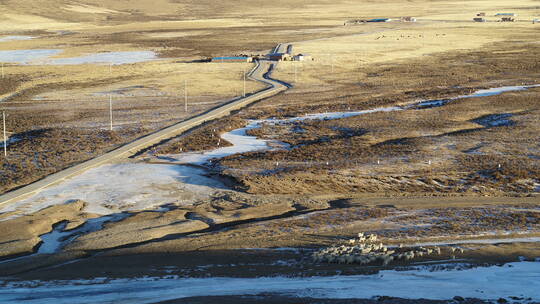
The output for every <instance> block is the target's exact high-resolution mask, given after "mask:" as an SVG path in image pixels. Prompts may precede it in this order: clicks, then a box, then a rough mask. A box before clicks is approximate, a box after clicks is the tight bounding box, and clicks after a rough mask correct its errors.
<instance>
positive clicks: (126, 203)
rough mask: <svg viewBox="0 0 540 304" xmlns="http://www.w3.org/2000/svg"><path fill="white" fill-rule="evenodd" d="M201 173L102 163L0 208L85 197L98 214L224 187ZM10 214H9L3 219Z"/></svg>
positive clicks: (28, 208) (23, 208)
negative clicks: (102, 164) (186, 193)
mask: <svg viewBox="0 0 540 304" xmlns="http://www.w3.org/2000/svg"><path fill="white" fill-rule="evenodd" d="M204 174H205V171H204V170H202V169H198V168H192V167H186V166H178V165H162V164H145V163H125V164H111V165H104V166H101V167H97V168H94V169H90V170H88V171H86V172H84V173H82V174H80V175H78V176H76V177H73V178H71V179H68V180H66V181H64V182H61V183H59V184H57V185H53V186H50V187H48V188H46V189H44V190H42V191H41V192H39V193H37V194H35V195H33V196H31V197H29V198H27V199H24V200H22V201H18V202H15V203H11V204H8V205H6V206H3V207H2V208H0V212H7V211H15V210H17V211H19V212H20V213H21V214H29V213H33V212H36V211H38V210H41V209H43V208H46V207H49V206H52V205H58V204H64V203H66V202H69V201H72V200H83V201H85V202H86V203H87V207H86V209H85V211H86V212H89V213H95V214H101V215H108V214H112V213H118V212H121V211H135V210H145V209H151V208H156V207H158V206H160V205H165V204H185V203H189V202H191V201H192V200H193V199H195V198H200V197H201V196H203V197H204V196H206V195H208V194H210V193H213V191H215V189H224V188H225V186H224V185H223V184H222V183H221V182H219V181H216V180H213V179H211V178H208V177H205V176H204ZM185 192H189V196H188V197H184V196H183V194H184V193H185ZM10 218H13V217H8V218H6V219H10ZM6 219H3V220H6Z"/></svg>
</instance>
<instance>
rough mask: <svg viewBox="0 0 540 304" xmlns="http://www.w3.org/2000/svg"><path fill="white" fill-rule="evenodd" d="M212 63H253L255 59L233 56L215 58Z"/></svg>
mask: <svg viewBox="0 0 540 304" xmlns="http://www.w3.org/2000/svg"><path fill="white" fill-rule="evenodd" d="M212 62H253V57H248V56H231V57H214V58H212Z"/></svg>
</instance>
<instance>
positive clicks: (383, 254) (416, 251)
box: [312, 232, 464, 266]
mask: <svg viewBox="0 0 540 304" xmlns="http://www.w3.org/2000/svg"><path fill="white" fill-rule="evenodd" d="M448 250H449V253H450V254H452V255H454V254H455V253H456V252H457V253H463V252H464V250H463V248H456V247H448ZM440 254H441V247H438V246H432V247H429V248H428V247H403V246H402V245H399V246H398V247H395V248H388V247H387V246H385V245H384V244H383V243H381V242H378V241H377V236H376V235H375V234H367V235H365V234H364V233H363V232H360V233H358V238H354V239H350V240H349V241H348V244H347V245H340V246H333V247H328V248H324V249H321V250H319V251H316V252H314V253H313V254H312V259H313V261H314V262H315V263H321V262H326V263H339V264H360V265H366V264H371V263H382V265H383V266H386V265H388V264H389V263H390V262H392V261H395V260H412V259H414V258H415V257H423V256H429V255H440ZM453 257H454V256H453Z"/></svg>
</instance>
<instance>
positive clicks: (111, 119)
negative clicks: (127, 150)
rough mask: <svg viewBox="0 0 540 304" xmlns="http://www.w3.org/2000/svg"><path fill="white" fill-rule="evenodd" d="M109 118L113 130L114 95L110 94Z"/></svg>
mask: <svg viewBox="0 0 540 304" xmlns="http://www.w3.org/2000/svg"><path fill="white" fill-rule="evenodd" d="M109 118H110V121H111V131H112V130H113V113H112V95H111V94H109Z"/></svg>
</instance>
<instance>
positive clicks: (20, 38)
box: [0, 36, 35, 42]
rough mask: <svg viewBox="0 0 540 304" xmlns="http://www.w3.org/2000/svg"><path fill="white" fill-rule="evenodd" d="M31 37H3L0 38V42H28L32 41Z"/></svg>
mask: <svg viewBox="0 0 540 304" xmlns="http://www.w3.org/2000/svg"><path fill="white" fill-rule="evenodd" d="M34 38H35V37H33V36H4V37H0V42H8V41H16V40H30V39H34Z"/></svg>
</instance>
